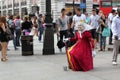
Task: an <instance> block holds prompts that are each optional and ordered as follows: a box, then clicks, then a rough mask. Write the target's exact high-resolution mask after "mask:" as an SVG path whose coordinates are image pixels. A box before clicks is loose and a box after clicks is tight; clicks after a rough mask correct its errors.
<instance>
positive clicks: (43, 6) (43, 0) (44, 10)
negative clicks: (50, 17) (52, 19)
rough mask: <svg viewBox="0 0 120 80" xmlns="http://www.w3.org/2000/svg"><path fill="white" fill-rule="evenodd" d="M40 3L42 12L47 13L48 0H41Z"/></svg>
mask: <svg viewBox="0 0 120 80" xmlns="http://www.w3.org/2000/svg"><path fill="white" fill-rule="evenodd" d="M40 5H41V7H40V13H43V14H45V13H46V6H45V5H46V2H45V0H40Z"/></svg>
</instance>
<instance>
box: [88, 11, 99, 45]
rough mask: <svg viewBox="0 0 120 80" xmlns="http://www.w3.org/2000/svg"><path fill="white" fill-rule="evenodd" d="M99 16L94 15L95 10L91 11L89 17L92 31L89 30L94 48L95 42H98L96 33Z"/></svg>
mask: <svg viewBox="0 0 120 80" xmlns="http://www.w3.org/2000/svg"><path fill="white" fill-rule="evenodd" d="M99 18H100V17H99V16H98V15H97V13H96V9H93V10H92V15H91V16H90V25H91V26H92V27H93V29H92V30H91V33H92V37H93V39H94V42H95V46H96V45H97V41H98V39H99V38H98V33H97V32H96V30H97V28H98V26H99V25H98V21H99Z"/></svg>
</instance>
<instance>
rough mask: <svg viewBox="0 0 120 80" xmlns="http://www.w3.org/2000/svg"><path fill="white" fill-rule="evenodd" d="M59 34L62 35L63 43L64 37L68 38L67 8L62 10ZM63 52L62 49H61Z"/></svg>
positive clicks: (58, 22)
mask: <svg viewBox="0 0 120 80" xmlns="http://www.w3.org/2000/svg"><path fill="white" fill-rule="evenodd" d="M57 34H59V35H60V41H63V37H64V36H65V38H67V37H68V16H67V15H66V10H65V8H62V9H61V16H60V17H59V18H58V20H57ZM60 52H62V48H60Z"/></svg>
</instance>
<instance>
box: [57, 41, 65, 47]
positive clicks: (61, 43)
mask: <svg viewBox="0 0 120 80" xmlns="http://www.w3.org/2000/svg"><path fill="white" fill-rule="evenodd" d="M57 46H58V48H59V49H61V48H63V47H64V46H65V43H64V42H63V41H62V40H59V41H58V42H57Z"/></svg>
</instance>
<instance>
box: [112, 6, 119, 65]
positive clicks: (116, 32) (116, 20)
mask: <svg viewBox="0 0 120 80" xmlns="http://www.w3.org/2000/svg"><path fill="white" fill-rule="evenodd" d="M117 12H118V15H117V16H116V17H114V18H113V21H112V26H111V30H112V33H113V39H114V43H113V60H112V64H113V65H116V64H117V57H118V53H119V47H120V8H118V9H117Z"/></svg>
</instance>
